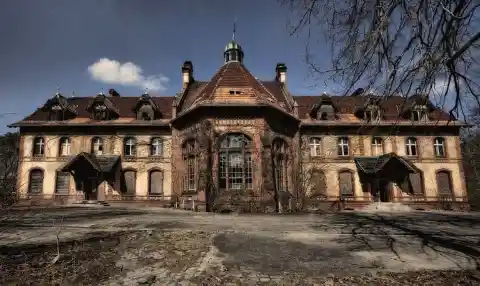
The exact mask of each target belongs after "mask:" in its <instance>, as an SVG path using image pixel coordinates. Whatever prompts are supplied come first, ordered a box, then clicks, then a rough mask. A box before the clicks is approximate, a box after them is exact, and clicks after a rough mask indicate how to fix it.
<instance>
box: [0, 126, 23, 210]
mask: <svg viewBox="0 0 480 286" xmlns="http://www.w3.org/2000/svg"><path fill="white" fill-rule="evenodd" d="M18 144H19V135H18V133H6V134H4V135H2V136H0V200H1V204H2V206H9V205H11V204H12V203H13V198H14V194H15V184H16V178H17V167H18V160H19V158H18V147H19V146H18Z"/></svg>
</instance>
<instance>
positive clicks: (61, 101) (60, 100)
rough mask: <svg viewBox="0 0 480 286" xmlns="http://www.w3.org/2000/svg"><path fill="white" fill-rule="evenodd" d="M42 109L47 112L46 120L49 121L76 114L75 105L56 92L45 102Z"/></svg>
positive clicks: (72, 116)
mask: <svg viewBox="0 0 480 286" xmlns="http://www.w3.org/2000/svg"><path fill="white" fill-rule="evenodd" d="M42 111H45V112H48V120H51V121H63V120H69V119H73V118H75V116H76V115H77V114H78V113H77V111H76V108H75V106H74V105H73V104H71V103H70V102H69V100H68V99H66V98H65V97H63V96H62V95H61V94H60V93H58V92H57V94H55V96H54V97H53V98H51V99H49V100H48V101H47V102H46V103H45V105H44V106H43V107H42Z"/></svg>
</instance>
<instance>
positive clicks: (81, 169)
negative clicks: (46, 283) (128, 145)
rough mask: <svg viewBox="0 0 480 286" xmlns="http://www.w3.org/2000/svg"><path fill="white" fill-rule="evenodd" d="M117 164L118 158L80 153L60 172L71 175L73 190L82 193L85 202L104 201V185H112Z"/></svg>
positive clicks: (117, 167)
mask: <svg viewBox="0 0 480 286" xmlns="http://www.w3.org/2000/svg"><path fill="white" fill-rule="evenodd" d="M119 163H120V156H115V155H93V154H90V153H86V152H82V153H79V154H78V155H76V156H75V157H73V158H72V159H71V160H70V161H68V162H67V163H66V164H65V165H64V166H63V167H62V168H61V169H60V170H61V171H62V172H69V173H71V174H72V176H73V178H74V180H75V189H76V190H77V192H83V194H84V200H85V201H105V200H106V192H105V190H106V185H105V184H113V182H114V181H115V174H116V172H117V171H119V166H120V164H119Z"/></svg>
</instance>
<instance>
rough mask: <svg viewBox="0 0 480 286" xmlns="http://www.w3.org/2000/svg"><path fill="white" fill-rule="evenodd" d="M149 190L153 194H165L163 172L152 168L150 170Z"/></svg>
mask: <svg viewBox="0 0 480 286" xmlns="http://www.w3.org/2000/svg"><path fill="white" fill-rule="evenodd" d="M148 180H149V190H148V193H149V194H150V195H151V196H159V195H163V172H162V171H160V170H152V171H150V172H149V179H148Z"/></svg>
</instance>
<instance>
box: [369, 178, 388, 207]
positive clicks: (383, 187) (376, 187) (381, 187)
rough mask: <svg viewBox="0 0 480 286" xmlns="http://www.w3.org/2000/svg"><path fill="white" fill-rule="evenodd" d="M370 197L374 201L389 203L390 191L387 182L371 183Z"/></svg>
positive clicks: (376, 181)
mask: <svg viewBox="0 0 480 286" xmlns="http://www.w3.org/2000/svg"><path fill="white" fill-rule="evenodd" d="M372 195H373V197H374V198H375V201H380V202H390V200H391V190H390V184H389V182H388V181H387V180H382V179H376V180H374V181H373V182H372Z"/></svg>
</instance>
